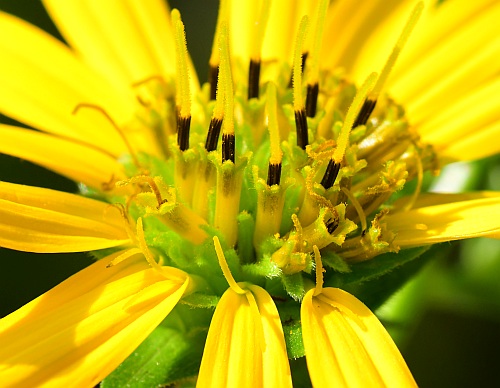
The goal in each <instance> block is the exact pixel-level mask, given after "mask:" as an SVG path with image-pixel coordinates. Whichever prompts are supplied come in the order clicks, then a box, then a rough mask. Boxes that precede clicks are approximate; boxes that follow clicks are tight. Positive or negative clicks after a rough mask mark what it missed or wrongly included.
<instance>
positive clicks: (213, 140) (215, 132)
mask: <svg viewBox="0 0 500 388" xmlns="http://www.w3.org/2000/svg"><path fill="white" fill-rule="evenodd" d="M221 127H222V120H221V119H218V118H214V117H213V118H212V120H210V127H209V128H208V134H207V141H206V143H205V149H206V150H207V152H211V151H215V150H216V149H217V143H218V142H219V135H220V129H221Z"/></svg>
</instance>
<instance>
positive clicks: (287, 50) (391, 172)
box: [0, 0, 500, 386]
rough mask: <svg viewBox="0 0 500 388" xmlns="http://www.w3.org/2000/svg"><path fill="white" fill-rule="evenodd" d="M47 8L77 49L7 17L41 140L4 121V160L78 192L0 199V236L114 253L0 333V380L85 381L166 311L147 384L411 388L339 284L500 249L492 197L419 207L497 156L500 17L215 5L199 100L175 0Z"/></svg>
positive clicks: (8, 96)
mask: <svg viewBox="0 0 500 388" xmlns="http://www.w3.org/2000/svg"><path fill="white" fill-rule="evenodd" d="M393 3H394V4H393ZM44 5H45V6H46V8H47V10H48V11H49V14H50V15H51V17H52V18H53V20H54V21H55V23H56V25H57V26H58V28H59V30H60V31H61V33H62V34H63V36H64V37H65V39H66V41H67V42H68V44H69V47H68V46H65V45H64V44H62V43H60V42H56V41H55V40H54V39H53V38H51V37H49V36H47V35H46V34H44V33H42V32H41V31H39V30H37V29H36V28H35V27H33V26H30V25H29V24H27V23H25V22H23V21H20V20H18V19H16V18H14V17H12V16H9V15H7V14H2V15H0V26H1V27H2V28H3V30H4V31H5V34H9V35H10V36H16V37H17V40H16V41H11V40H2V42H1V43H0V46H1V48H2V49H3V50H4V51H5V52H7V53H8V55H10V56H11V58H12V60H10V61H3V62H2V63H1V64H0V70H1V71H0V84H1V85H2V87H3V93H2V95H3V98H1V99H0V110H1V111H2V112H4V113H5V114H7V115H9V116H11V117H12V118H15V119H17V120H19V121H21V122H24V123H26V124H28V125H31V126H32V127H34V128H36V129H39V130H40V132H38V131H34V130H28V129H21V128H18V127H13V126H6V125H2V126H0V132H1V134H2V139H3V141H2V144H0V151H1V152H3V153H7V154H10V155H14V156H19V157H22V158H25V159H27V160H30V161H33V162H36V163H39V164H41V165H42V166H45V167H47V168H50V169H53V170H54V171H56V172H58V173H60V174H62V175H64V176H66V177H69V178H71V179H73V180H75V181H76V182H79V183H80V193H79V194H78V195H76V194H62V193H58V192H55V191H53V190H48V189H39V188H33V187H28V186H20V185H13V184H9V183H1V184H0V213H1V214H2V218H0V229H1V230H2V231H3V232H2V235H1V237H0V244H1V245H2V246H4V247H8V248H12V249H18V250H24V251H30V252H69V251H75V252H77V251H92V252H93V254H94V256H96V257H98V258H102V259H101V260H99V261H97V262H96V263H95V264H93V265H92V266H90V267H89V268H87V269H85V270H83V271H81V272H80V273H78V274H76V275H75V276H74V277H72V278H70V279H68V280H67V281H65V282H63V283H62V284H60V285H59V286H57V287H56V288H54V289H53V290H51V291H49V292H48V293H46V294H44V295H42V296H41V297H40V298H38V299H36V300H34V301H32V302H31V303H29V304H28V305H26V306H24V307H23V308H21V309H19V310H18V311H16V312H14V313H13V314H11V315H9V316H8V317H6V318H5V319H3V320H2V321H0V343H1V344H2V346H1V349H2V350H1V351H0V352H3V353H2V354H3V356H2V357H0V359H1V360H2V361H1V366H0V376H2V381H7V383H8V384H11V385H16V384H17V385H20V384H24V385H26V384H28V385H43V384H48V385H50V384H56V385H63V384H68V383H69V382H71V383H74V382H76V383H78V384H82V385H88V386H93V385H94V384H97V383H98V382H99V381H101V380H102V379H103V378H105V377H106V376H107V375H108V374H109V373H110V372H111V371H112V370H113V369H114V368H116V367H117V366H118V365H119V364H120V363H121V362H122V361H123V360H124V359H125V358H126V357H127V356H128V355H130V354H131V353H132V352H133V351H134V349H135V348H136V347H137V346H138V345H139V344H140V343H141V342H142V341H143V340H144V339H145V338H146V337H147V336H148V335H149V334H150V333H151V332H152V331H153V330H154V328H155V327H156V326H158V325H159V324H160V322H161V321H162V320H163V319H164V318H165V317H167V315H168V318H167V320H165V321H164V323H163V324H162V327H163V329H165V330H168V332H169V338H177V339H179V341H180V342H179V346H175V351H172V352H171V354H169V353H168V352H167V353H165V354H163V357H164V362H165V363H166V365H167V366H168V368H167V367H166V370H167V372H165V375H163V376H161V377H157V378H158V380H151V384H170V383H174V382H176V381H180V380H183V379H186V378H195V377H196V376H197V375H198V373H199V376H198V385H200V386H206V385H215V386H234V385H238V386H239V385H249V386H260V385H269V386H281V385H291V384H292V375H293V370H292V371H290V366H289V363H288V360H287V358H290V359H295V358H301V357H304V356H305V357H306V359H307V366H308V370H309V375H310V378H311V381H312V382H313V384H314V385H316V386H322V385H326V384H330V383H332V384H333V383H336V384H340V385H342V384H343V385H346V386H349V385H356V384H362V383H364V382H366V381H367V379H368V380H369V381H379V382H380V384H381V385H383V384H389V383H393V382H394V381H398V382H399V383H397V384H398V385H399V384H400V383H401V384H408V385H414V384H415V382H414V380H413V378H412V376H411V373H410V372H409V371H408V368H407V366H406V364H405V362H404V360H403V358H402V357H401V355H400V354H399V351H398V350H397V348H396V346H395V345H394V343H393V342H392V340H391V338H390V337H389V335H388V334H387V332H386V331H385V329H384V328H383V326H382V325H381V323H380V322H379V321H378V319H377V318H376V317H375V315H374V314H373V313H372V312H371V311H370V310H369V309H368V308H367V307H366V306H364V305H363V304H362V303H361V302H360V301H359V300H358V299H357V298H356V297H355V296H353V295H351V294H349V293H347V292H346V291H344V290H342V288H349V286H352V285H356V284H360V283H362V282H364V281H366V280H367V279H378V278H380V279H382V278H383V276H384V274H386V273H388V272H389V271H392V270H394V269H396V268H398V267H400V266H402V265H403V264H404V263H405V262H407V261H410V260H414V259H416V258H418V256H419V255H420V254H421V253H422V252H423V251H424V250H425V249H420V248H416V247H421V246H425V245H429V244H433V243H437V242H442V241H450V240H456V239H462V238H468V237H476V236H491V237H498V235H499V232H500V223H499V222H498V218H497V217H496V214H497V213H498V211H499V210H500V195H499V194H498V193H472V194H463V195H462V194H457V195H451V194H450V195H436V194H421V192H422V181H423V177H424V174H429V173H430V174H435V173H437V172H438V170H439V168H440V166H441V165H442V164H443V163H446V162H448V161H450V160H456V159H472V158H477V157H481V156H487V155H490V154H493V153H497V152H498V150H499V149H498V142H497V141H496V132H497V130H498V124H497V122H498V120H497V119H498V113H497V112H498V99H496V98H493V97H492V98H489V97H491V96H494V95H495V94H496V93H497V92H498V68H497V67H495V62H494V61H493V59H492V58H493V55H494V52H495V48H497V47H498V39H497V38H496V36H497V34H495V31H496V30H497V27H496V24H494V25H492V24H491V23H492V21H494V20H495V17H498V15H499V14H500V7H499V6H498V4H496V3H495V2H493V1H479V2H474V3H470V2H464V1H459V0H449V1H447V2H445V4H444V5H441V6H433V5H428V6H427V7H424V4H423V2H418V3H416V4H413V2H409V1H403V2H391V5H387V4H385V3H384V4H382V2H378V1H373V2H371V1H366V2H361V4H359V2H352V1H349V0H340V1H336V2H332V4H329V2H328V1H327V0H320V1H318V2H317V4H314V5H312V4H311V3H310V2H305V1H304V2H299V1H297V2H293V4H292V5H290V3H289V2H285V1H280V0H275V1H272V2H271V1H262V2H261V3H259V4H258V6H255V4H254V2H251V1H242V2H236V1H234V2H231V1H221V4H220V7H219V18H218V23H217V27H216V32H215V37H214V47H213V50H212V56H211V58H210V61H209V65H210V79H209V82H208V83H207V84H205V85H203V86H201V87H200V85H199V83H198V80H197V78H196V73H195V71H194V68H193V66H192V64H191V61H190V58H189V55H188V51H187V48H186V36H185V30H184V24H183V22H182V18H181V15H180V13H179V11H177V10H173V11H172V12H170V13H169V10H168V9H167V7H166V6H165V4H164V3H163V2H162V1H160V0H149V1H138V0H137V1H128V2H118V1H116V2H115V1H109V2H100V3H98V2H94V1H86V0H82V1H75V2H68V1H64V0H45V1H44ZM471 14H473V15H474V16H473V17H469V16H468V15H471ZM109 15H113V17H112V18H111V19H110V18H109ZM346 15H351V17H349V18H347V17H346ZM450 15H451V16H450ZM469 19H470V20H469ZM444 20H446V21H447V22H446V23H445V22H444ZM465 21H467V23H465ZM448 22H449V24H447V23H448ZM464 23H465V26H464V27H463V28H462V29H459V28H457V26H460V25H461V24H464ZM484 25H487V26H488V28H483V27H481V34H480V35H479V36H475V37H474V39H477V42H485V44H484V45H482V46H481V49H480V52H479V53H478V54H477V55H470V54H471V52H473V49H472V48H471V47H469V46H467V45H463V46H461V44H460V43H461V42H462V41H463V39H462V38H463V34H467V33H471V32H472V31H475V30H476V29H477V28H478V26H484ZM490 27H491V28H490ZM435 29H437V30H436V31H435ZM455 30H457V31H455ZM429 31H430V32H429ZM332 39H333V41H334V42H333V43H332ZM450 50H451V52H453V55H452V56H451V57H450V58H448V59H447V60H444V58H445V57H446V56H447V55H449V54H448V53H449V52H450ZM426 52H427V54H426V55H423V53H426ZM458 65H460V66H458ZM476 72H479V73H480V74H479V75H478V76H474V77H470V76H471V74H476ZM485 99H486V101H487V102H486V103H484V104H482V103H481V104H479V106H478V107H475V108H473V109H470V111H468V112H467V113H466V114H464V115H463V116H462V114H461V113H460V114H458V112H460V111H461V110H462V109H463V108H464V107H470V106H471V104H473V103H474V102H479V101H480V102H483V101H485ZM35 145H36V148H34V146H35ZM411 182H413V183H411ZM409 183H410V184H409ZM412 185H413V186H412ZM91 198H92V199H91ZM214 243H215V248H214ZM399 251H402V253H401V254H398V252H399ZM323 266H324V267H325V268H326V272H325V273H323ZM214 308H215V309H214ZM169 313H170V314H169ZM173 333H174V334H173ZM200 333H201V339H200ZM205 333H208V334H205ZM205 337H206V345H205V350H204V351H201V348H200V347H199V346H198V345H197V344H199V343H200V341H201V342H203V340H204V338H205ZM150 338H153V337H150ZM172 341H173V340H172ZM198 349H199V350H200V351H198ZM202 354H203V355H202ZM126 364H127V361H126V362H125V364H124V365H125V366H126ZM125 366H124V367H125ZM150 378H151V377H150ZM155 378H156V377H155Z"/></svg>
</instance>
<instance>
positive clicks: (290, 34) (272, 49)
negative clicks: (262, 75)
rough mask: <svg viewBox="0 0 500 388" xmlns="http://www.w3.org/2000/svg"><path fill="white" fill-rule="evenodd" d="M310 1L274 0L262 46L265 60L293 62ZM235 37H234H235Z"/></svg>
mask: <svg viewBox="0 0 500 388" xmlns="http://www.w3.org/2000/svg"><path fill="white" fill-rule="evenodd" d="M307 7H309V8H312V7H311V5H310V4H309V2H304V1H298V0H292V1H290V0H273V1H272V3H271V13H270V16H269V22H268V25H267V29H266V35H265V38H264V44H263V46H262V59H263V61H269V60H278V61H280V62H281V63H282V62H288V63H290V64H291V63H292V57H293V40H294V37H295V35H297V31H298V29H299V24H300V20H301V19H302V16H304V15H305V14H306V13H307ZM233 39H234V38H233Z"/></svg>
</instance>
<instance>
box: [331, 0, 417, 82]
mask: <svg viewBox="0 0 500 388" xmlns="http://www.w3.org/2000/svg"><path fill="white" fill-rule="evenodd" d="M414 5H415V1H409V0H404V1H401V0H389V1H382V0H373V1H362V2H359V1H351V0H339V1H335V2H332V5H331V7H330V9H329V11H328V13H327V18H326V25H325V30H324V35H323V45H322V65H323V66H324V67H325V68H330V69H331V68H333V67H335V66H342V67H345V68H346V69H347V71H348V72H350V71H351V70H352V66H353V64H354V62H355V61H356V58H357V57H358V56H359V55H360V54H362V52H360V50H359V48H360V47H361V46H362V45H363V44H364V42H365V41H366V40H367V38H368V37H369V36H370V34H371V33H372V32H373V31H374V30H376V28H377V27H378V26H384V25H385V23H386V21H387V19H388V18H389V17H390V15H391V14H392V13H393V12H395V10H397V9H398V8H399V7H407V9H408V12H407V13H406V15H408V14H409V12H410V10H411V7H412V6H414ZM405 21H406V19H403V20H400V21H399V23H400V25H401V26H403V25H404V23H405ZM395 30H397V28H395ZM398 33H399V31H398V32H396V34H395V38H394V39H395V40H396V39H397V36H398ZM389 53H390V49H389V50H388V52H387V54H386V56H388V55H389ZM382 63H383V62H382ZM378 70H379V69H373V68H372V69H371V70H370V72H372V71H378ZM367 74H368V73H366V74H362V77H361V81H362V80H363V79H364V78H366V76H367Z"/></svg>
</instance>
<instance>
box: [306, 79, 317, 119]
mask: <svg viewBox="0 0 500 388" xmlns="http://www.w3.org/2000/svg"><path fill="white" fill-rule="evenodd" d="M318 94H319V85H318V83H313V84H311V83H308V84H307V95H306V114H307V117H314V116H316V107H317V105H318Z"/></svg>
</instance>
